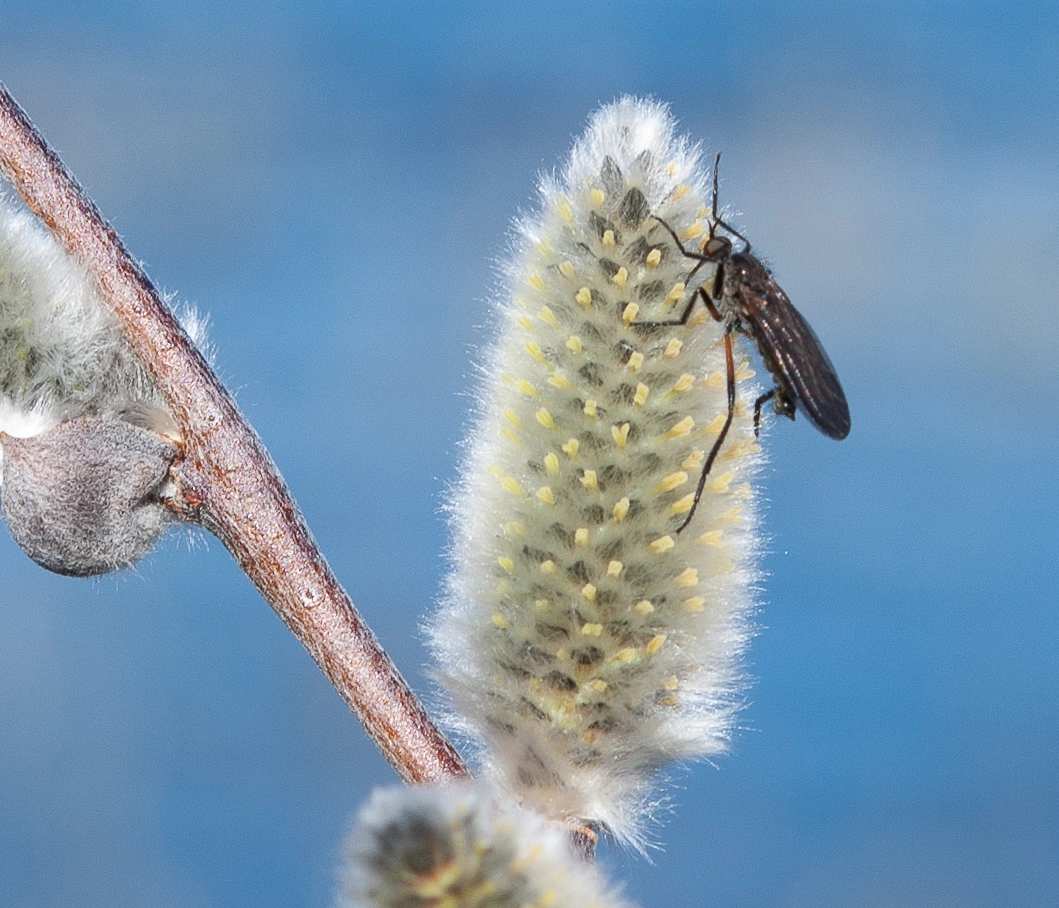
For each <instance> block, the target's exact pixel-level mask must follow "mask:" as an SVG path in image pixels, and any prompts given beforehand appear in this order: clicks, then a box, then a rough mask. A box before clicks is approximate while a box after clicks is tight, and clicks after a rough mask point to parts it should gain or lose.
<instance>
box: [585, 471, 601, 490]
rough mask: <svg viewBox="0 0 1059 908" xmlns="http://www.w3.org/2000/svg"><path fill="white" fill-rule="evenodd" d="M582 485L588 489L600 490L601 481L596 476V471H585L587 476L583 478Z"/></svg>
mask: <svg viewBox="0 0 1059 908" xmlns="http://www.w3.org/2000/svg"><path fill="white" fill-rule="evenodd" d="M581 485H583V486H584V487H585V488H586V489H593V490H595V489H598V488H599V479H598V477H597V476H596V471H595V470H585V475H584V476H582V477H581Z"/></svg>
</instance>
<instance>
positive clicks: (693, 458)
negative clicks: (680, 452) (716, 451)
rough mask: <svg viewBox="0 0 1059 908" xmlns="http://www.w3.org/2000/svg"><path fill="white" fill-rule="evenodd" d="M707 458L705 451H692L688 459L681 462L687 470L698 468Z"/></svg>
mask: <svg viewBox="0 0 1059 908" xmlns="http://www.w3.org/2000/svg"><path fill="white" fill-rule="evenodd" d="M705 459H706V452H705V451H692V452H691V453H690V454H689V455H688V456H687V459H686V460H685V461H684V462H683V463H682V464H681V466H682V467H683V468H684V469H685V470H697V469H698V468H699V467H701V466H702V462H703V461H704V460H705Z"/></svg>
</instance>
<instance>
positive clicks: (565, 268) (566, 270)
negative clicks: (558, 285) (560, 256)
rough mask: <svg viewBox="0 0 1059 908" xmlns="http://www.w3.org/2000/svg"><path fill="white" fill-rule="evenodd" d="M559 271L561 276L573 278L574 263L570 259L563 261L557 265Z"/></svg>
mask: <svg viewBox="0 0 1059 908" xmlns="http://www.w3.org/2000/svg"><path fill="white" fill-rule="evenodd" d="M559 273H560V274H562V276H563V277H568V278H571V279H572V278H573V276H574V263H573V262H571V261H565V262H563V263H562V264H561V265H560V266H559Z"/></svg>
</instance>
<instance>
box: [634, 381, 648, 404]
mask: <svg viewBox="0 0 1059 908" xmlns="http://www.w3.org/2000/svg"><path fill="white" fill-rule="evenodd" d="M650 393H651V389H650V388H648V387H647V385H645V384H644V383H643V382H640V383H639V384H638V385H637V386H636V394H635V395H633V399H632V402H633V403H634V404H636V406H638V407H642V406H643V405H644V404H645V403H647V395H648V394H650Z"/></svg>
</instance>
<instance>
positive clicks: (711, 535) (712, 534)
mask: <svg viewBox="0 0 1059 908" xmlns="http://www.w3.org/2000/svg"><path fill="white" fill-rule="evenodd" d="M695 541H696V542H700V543H702V544H703V545H712V546H713V547H714V548H717V549H720V548H723V547H724V531H723V530H710V531H709V532H707V533H703V534H702V535H701V536H700V537H699V538H698V539H696V540H695Z"/></svg>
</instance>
